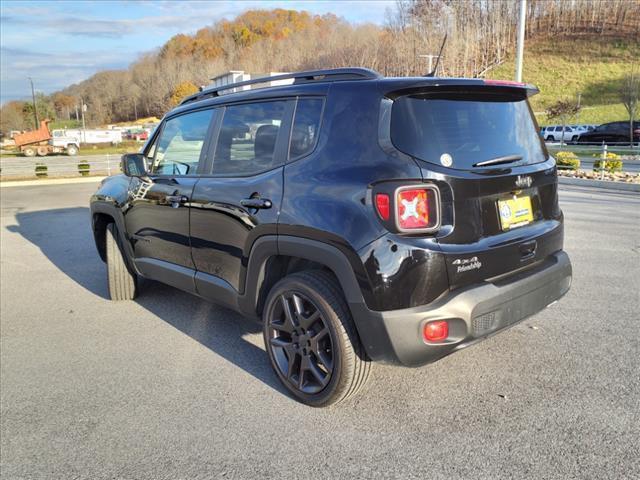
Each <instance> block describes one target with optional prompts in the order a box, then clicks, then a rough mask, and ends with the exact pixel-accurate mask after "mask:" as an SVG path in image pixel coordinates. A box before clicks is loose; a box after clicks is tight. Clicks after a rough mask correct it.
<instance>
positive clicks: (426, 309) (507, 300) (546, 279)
mask: <svg viewBox="0 0 640 480" xmlns="http://www.w3.org/2000/svg"><path fill="white" fill-rule="evenodd" d="M571 273H572V270H571V262H570V260H569V256H568V255H567V254H566V253H565V252H564V251H559V252H557V253H555V254H553V255H551V256H549V257H547V258H546V259H545V260H544V261H543V262H541V263H539V264H538V265H536V266H535V267H533V268H531V269H528V270H526V271H523V272H520V273H516V274H514V275H512V276H510V277H508V278H505V279H498V280H494V281H492V282H488V281H487V282H482V283H480V284H476V285H474V286H471V287H467V288H464V289H460V290H458V291H454V292H451V293H450V294H447V295H446V296H445V297H443V298H440V299H439V300H437V301H435V302H433V303H431V304H429V305H427V306H420V307H414V308H408V309H402V310H392V311H385V312H375V311H371V310H369V309H367V308H366V306H365V305H361V304H357V305H356V304H351V305H350V306H351V310H352V312H353V314H354V319H355V321H356V326H357V328H358V332H359V334H360V338H361V340H362V342H363V344H364V346H365V350H366V352H367V354H368V355H369V357H370V358H371V359H372V360H378V361H385V362H389V363H400V364H402V365H405V366H411V367H415V366H420V365H424V364H426V363H430V362H433V361H435V360H438V359H440V358H442V357H444V356H446V355H449V354H450V353H453V352H455V351H457V350H460V349H462V348H465V347H468V346H469V345H472V344H474V343H476V342H478V341H481V340H483V339H485V338H487V337H489V336H491V335H493V334H495V333H498V332H500V331H502V330H504V329H506V328H508V327H510V326H513V325H514V324H516V323H518V322H520V321H521V320H524V319H525V318H527V317H529V316H531V315H533V314H535V313H537V312H539V311H540V310H542V309H544V308H545V307H547V306H548V305H550V304H551V303H553V302H555V301H556V300H558V299H559V298H561V297H562V296H563V295H564V294H565V293H567V291H569V288H570V286H571ZM433 320H447V321H448V323H449V337H448V338H447V340H446V341H445V342H444V343H438V344H427V343H425V342H424V341H423V339H422V328H423V326H424V324H425V323H427V322H429V321H433Z"/></svg>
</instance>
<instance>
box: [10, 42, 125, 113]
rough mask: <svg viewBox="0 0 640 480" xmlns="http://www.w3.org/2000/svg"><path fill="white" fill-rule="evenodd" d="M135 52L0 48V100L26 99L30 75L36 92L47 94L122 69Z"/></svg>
mask: <svg viewBox="0 0 640 480" xmlns="http://www.w3.org/2000/svg"><path fill="white" fill-rule="evenodd" d="M137 55H138V53H137V52H133V51H132V52H131V53H130V54H128V55H127V56H123V55H122V52H118V51H114V50H93V51H86V52H83V53H82V54H81V55H79V54H78V53H77V52H63V53H58V54H51V53H43V52H39V51H34V50H28V49H23V48H10V47H4V46H3V47H2V48H1V49H0V58H1V59H2V67H1V70H2V87H1V90H0V97H1V98H0V101H2V103H4V102H5V101H7V100H13V99H18V98H28V97H29V95H30V94H31V91H30V86H29V84H28V81H27V77H33V82H34V84H35V87H36V89H37V90H38V91H44V92H46V93H51V92H54V91H56V90H62V89H63V88H65V87H67V86H69V85H71V84H74V83H78V82H81V81H82V80H85V79H86V78H88V77H90V76H91V75H93V74H94V73H96V72H97V71H100V70H114V69H121V68H126V67H127V65H128V64H129V63H130V62H132V61H133V60H134V59H135V58H136V56H137Z"/></svg>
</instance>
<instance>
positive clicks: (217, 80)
mask: <svg viewBox="0 0 640 480" xmlns="http://www.w3.org/2000/svg"><path fill="white" fill-rule="evenodd" d="M286 73H287V72H269V73H246V72H245V71H244V70H229V71H228V72H227V73H223V74H222V75H218V76H217V77H213V78H212V79H211V84H210V85H209V86H210V87H220V86H223V85H229V84H231V83H238V82H244V81H247V80H253V79H256V78H261V77H274V76H276V75H284V74H286ZM292 83H293V78H286V79H284V80H273V81H268V82H265V83H259V84H254V85H245V86H242V87H236V88H230V89H229V90H223V91H222V92H221V93H234V92H238V91H241V90H251V88H252V87H255V86H256V85H258V86H260V87H264V86H269V87H273V86H275V85H290V84H292ZM205 88H206V87H205Z"/></svg>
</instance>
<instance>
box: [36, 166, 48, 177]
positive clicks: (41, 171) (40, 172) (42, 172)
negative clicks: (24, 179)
mask: <svg viewBox="0 0 640 480" xmlns="http://www.w3.org/2000/svg"><path fill="white" fill-rule="evenodd" d="M48 170H49V168H48V167H47V166H46V165H45V164H44V163H36V177H38V178H44V177H46V176H48V174H47V171H48Z"/></svg>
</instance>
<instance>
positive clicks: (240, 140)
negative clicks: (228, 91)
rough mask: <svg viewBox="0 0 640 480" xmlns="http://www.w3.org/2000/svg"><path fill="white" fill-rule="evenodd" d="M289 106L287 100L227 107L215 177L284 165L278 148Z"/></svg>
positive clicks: (214, 159)
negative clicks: (277, 155) (279, 156)
mask: <svg viewBox="0 0 640 480" xmlns="http://www.w3.org/2000/svg"><path fill="white" fill-rule="evenodd" d="M286 106H287V101H286V100H279V101H273V102H261V103H247V104H242V105H231V106H228V107H226V109H225V112H224V117H223V118H222V125H221V127H220V133H219V135H218V143H217V144H216V150H215V155H214V157H213V174H214V175H238V176H246V175H252V174H255V173H259V172H263V171H265V170H269V169H270V168H273V167H276V166H278V165H280V164H282V159H278V158H275V154H276V151H275V149H276V140H277V139H278V134H279V133H280V127H281V125H282V122H283V120H284V115H285V112H286V110H287V109H286Z"/></svg>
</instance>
